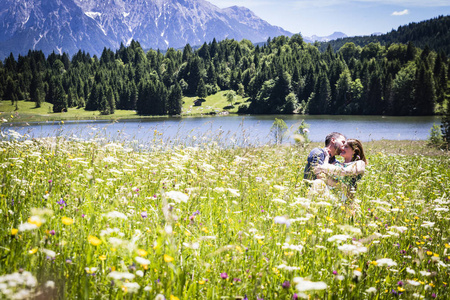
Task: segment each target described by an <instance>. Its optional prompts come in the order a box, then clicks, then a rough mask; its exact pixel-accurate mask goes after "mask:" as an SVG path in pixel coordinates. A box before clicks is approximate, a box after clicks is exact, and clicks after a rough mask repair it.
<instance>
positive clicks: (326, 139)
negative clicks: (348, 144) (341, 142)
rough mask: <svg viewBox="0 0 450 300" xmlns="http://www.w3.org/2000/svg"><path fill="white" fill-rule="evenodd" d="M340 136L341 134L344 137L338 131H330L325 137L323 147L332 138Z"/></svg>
mask: <svg viewBox="0 0 450 300" xmlns="http://www.w3.org/2000/svg"><path fill="white" fill-rule="evenodd" d="M341 136H343V137H344V138H345V135H343V134H342V133H339V132H332V133H330V134H328V135H327V137H326V138H325V147H326V146H328V145H329V144H330V143H331V139H332V138H335V139H338V138H340V137H341Z"/></svg>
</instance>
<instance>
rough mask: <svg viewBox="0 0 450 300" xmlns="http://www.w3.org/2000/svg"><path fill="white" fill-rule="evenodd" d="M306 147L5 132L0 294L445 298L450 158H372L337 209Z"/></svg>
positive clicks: (0, 145) (0, 147)
mask: <svg viewBox="0 0 450 300" xmlns="http://www.w3.org/2000/svg"><path fill="white" fill-rule="evenodd" d="M387 143H388V142H387ZM424 143H425V142H424ZM311 149H312V146H308V147H301V146H298V145H288V146H286V145H282V146H281V145H265V146H260V147H245V148H242V147H228V148H224V147H218V146H215V145H214V144H213V143H212V144H208V145H205V146H186V145H185V146H171V147H164V145H160V146H158V147H150V148H149V149H148V150H145V151H144V150H142V149H141V150H137V149H135V148H133V147H131V146H130V145H128V144H127V143H125V142H114V143H112V142H107V141H104V140H101V139H97V140H91V141H75V140H70V139H65V138H62V137H60V138H41V139H21V138H14V137H12V136H8V135H7V134H6V135H4V136H3V139H2V140H1V141H0V173H1V177H0V178H1V188H0V218H1V222H0V226H1V233H2V238H1V241H0V298H2V299H35V298H37V299H170V300H177V299H255V300H256V299H302V298H304V299H392V298H402V299H414V298H417V299H433V298H437V299H445V298H447V297H448V296H447V295H448V292H449V291H448V284H449V283H450V281H449V280H450V279H449V268H450V260H449V258H450V222H449V220H450V219H449V207H450V196H449V195H450V186H449V177H450V156H449V155H448V153H446V152H437V153H435V154H433V155H427V154H423V153H417V154H407V155H404V154H398V153H397V154H393V153H389V152H388V151H383V150H382V149H381V150H375V149H370V148H369V147H368V148H367V149H366V152H367V156H368V159H369V165H368V166H367V168H366V174H365V175H364V177H363V179H362V180H361V181H360V182H359V184H358V190H357V191H356V195H355V200H354V202H353V203H345V202H343V201H341V200H339V198H338V197H328V196H324V195H321V194H312V193H310V192H309V187H308V183H307V182H305V181H304V180H303V168H304V165H305V162H306V157H307V155H308V152H309V150H311Z"/></svg>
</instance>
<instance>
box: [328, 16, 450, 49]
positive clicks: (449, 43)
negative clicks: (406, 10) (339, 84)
mask: <svg viewBox="0 0 450 300" xmlns="http://www.w3.org/2000/svg"><path fill="white" fill-rule="evenodd" d="M409 42H412V43H413V44H414V46H416V47H419V48H424V47H425V46H426V45H428V47H430V48H431V49H433V50H435V51H436V52H440V51H443V52H444V53H445V54H446V55H447V56H450V16H439V17H436V18H433V19H429V20H426V21H422V22H419V23H410V24H408V25H404V26H400V27H399V28H398V29H397V30H392V31H391V32H388V33H386V34H381V35H379V34H378V33H374V34H372V35H370V36H355V37H346V38H339V39H337V40H333V41H328V42H323V43H321V44H320V46H319V50H321V51H325V50H326V49H327V47H328V45H331V47H332V48H333V49H334V50H335V51H338V50H339V49H340V48H341V47H342V46H343V45H344V44H346V43H354V44H355V45H357V46H361V47H363V46H365V45H367V44H370V43H380V44H381V45H387V44H391V43H402V44H408V43H409Z"/></svg>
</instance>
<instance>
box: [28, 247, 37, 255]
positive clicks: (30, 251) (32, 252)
mask: <svg viewBox="0 0 450 300" xmlns="http://www.w3.org/2000/svg"><path fill="white" fill-rule="evenodd" d="M37 251H38V248H33V249H31V250H29V251H28V253H30V254H35V253H36V252H37Z"/></svg>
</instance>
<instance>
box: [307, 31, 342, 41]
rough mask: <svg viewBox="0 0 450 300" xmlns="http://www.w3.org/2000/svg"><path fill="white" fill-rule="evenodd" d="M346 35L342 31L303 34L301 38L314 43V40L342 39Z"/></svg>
mask: <svg viewBox="0 0 450 300" xmlns="http://www.w3.org/2000/svg"><path fill="white" fill-rule="evenodd" d="M346 37H347V35H346V34H345V33H343V32H334V33H333V34H331V35H328V36H317V35H313V36H304V37H303V40H304V41H305V42H308V43H314V42H316V41H317V42H328V41H332V40H336V39H342V38H346Z"/></svg>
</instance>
